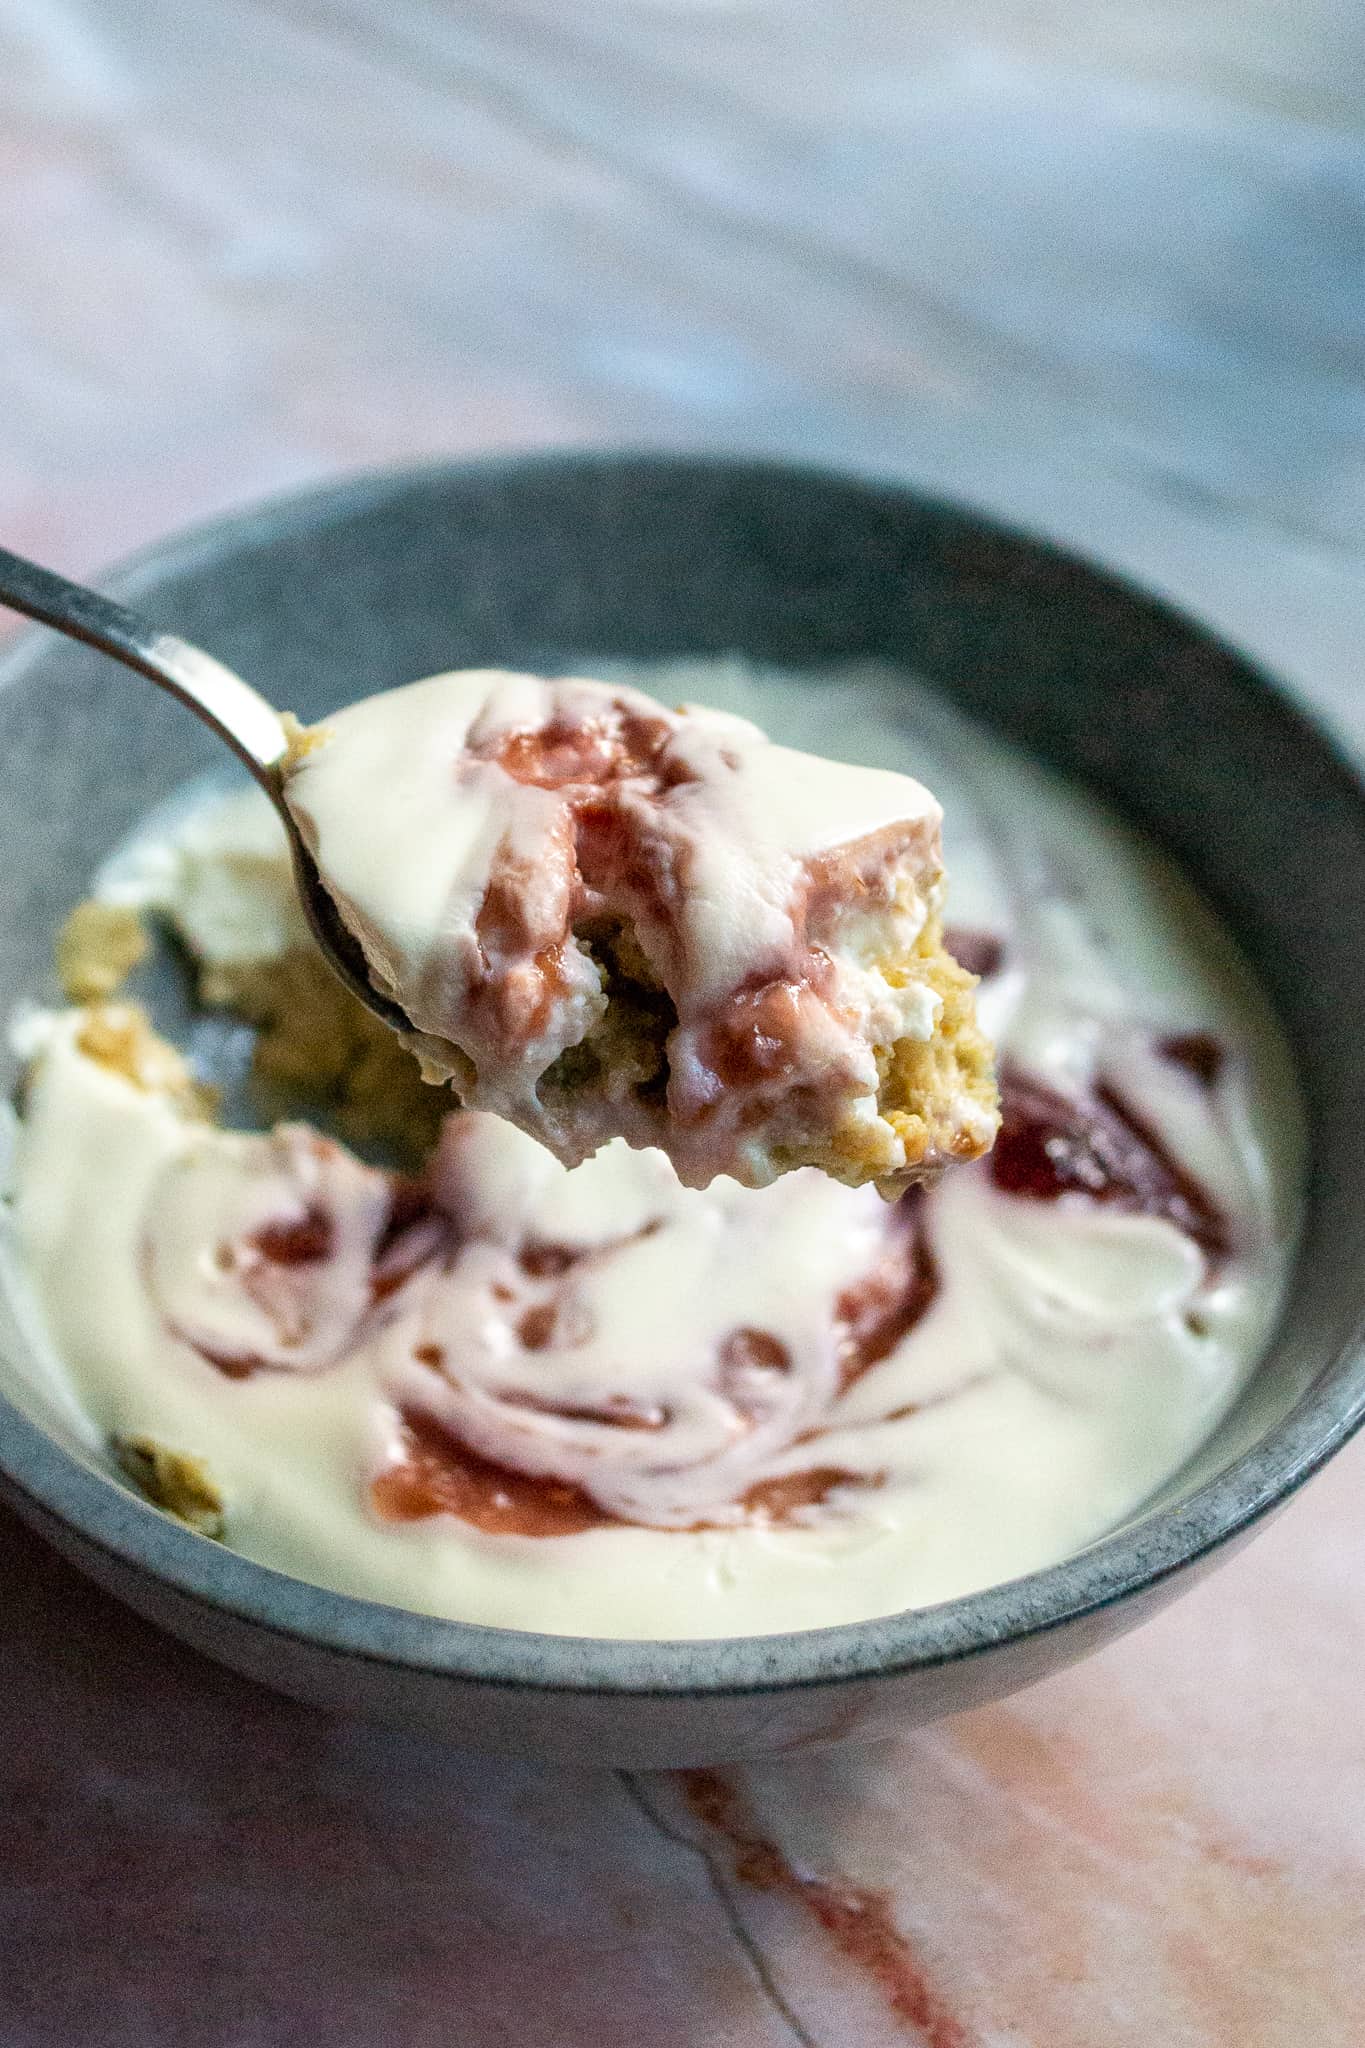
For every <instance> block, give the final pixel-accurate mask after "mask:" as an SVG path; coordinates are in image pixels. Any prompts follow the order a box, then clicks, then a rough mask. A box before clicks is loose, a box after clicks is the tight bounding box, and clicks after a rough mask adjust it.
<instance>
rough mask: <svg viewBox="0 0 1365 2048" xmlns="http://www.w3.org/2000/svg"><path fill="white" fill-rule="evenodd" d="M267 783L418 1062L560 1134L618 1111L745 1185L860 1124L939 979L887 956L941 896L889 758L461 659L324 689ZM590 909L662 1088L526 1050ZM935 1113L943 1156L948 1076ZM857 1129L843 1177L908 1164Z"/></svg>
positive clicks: (566, 1004)
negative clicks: (358, 694) (802, 747)
mask: <svg viewBox="0 0 1365 2048" xmlns="http://www.w3.org/2000/svg"><path fill="white" fill-rule="evenodd" d="M286 796H287V799H288V802H289V805H290V808H291V810H292V811H293V813H294V815H295V817H296V819H297V821H298V823H299V826H300V829H301V830H302V832H303V835H304V837H305V839H306V840H307V842H308V844H309V846H310V848H311V849H312V851H313V853H314V855H315V857H316V859H317V862H318V868H319V872H320V874H321V876H322V879H323V881H324V883H325V884H326V886H327V888H328V890H329V891H330V893H331V894H332V896H333V897H334V899H335V901H336V903H337V905H338V907H339V909H340V911H341V914H342V916H343V917H344V919H345V920H346V923H347V924H348V925H349V926H350V927H351V929H352V930H353V931H354V932H355V934H356V936H357V937H358V938H359V940H360V942H361V944H362V946H363V947H364V951H365V955H366V958H367V961H368V963H369V969H370V973H371V976H372V978H373V980H374V982H375V984H376V986H377V987H379V988H380V989H381V990H382V991H383V992H384V994H385V995H387V996H389V997H391V998H392V999H393V1000H395V1001H396V1002H397V1003H398V1005H399V1006H400V1008H401V1009H402V1010H403V1011H404V1012H405V1014H406V1015H407V1016H408V1017H409V1018H410V1019H411V1020H412V1023H413V1025H414V1027H415V1029H414V1034H413V1039H412V1043H413V1046H414V1049H415V1050H416V1051H417V1052H418V1053H419V1054H420V1056H421V1058H422V1060H423V1063H424V1065H425V1066H426V1068H427V1069H428V1070H429V1071H430V1072H432V1073H434V1074H437V1075H443V1076H446V1077H453V1079H454V1081H455V1085H456V1091H457V1093H458V1095H459V1096H460V1098H461V1099H462V1100H463V1101H465V1102H466V1103H468V1104H470V1105H472V1106H475V1107H479V1108H485V1109H490V1110H493V1111H495V1112H496V1113H497V1114H498V1115H500V1116H504V1117H507V1118H509V1119H510V1120H511V1121H512V1122H514V1123H516V1124H518V1125H519V1126H520V1127H521V1128H522V1129H524V1130H528V1131H531V1132H532V1133H533V1134H534V1135H535V1136H536V1137H538V1138H539V1139H540V1140H541V1142H542V1143H543V1144H546V1145H548V1146H549V1147H550V1149H551V1150H552V1151H553V1152H554V1153H555V1154H556V1155H557V1156H558V1157H559V1158H560V1159H562V1160H564V1161H565V1162H566V1163H567V1164H571V1165H572V1164H575V1163H577V1162H578V1161H579V1160H580V1159H582V1158H584V1157H586V1156H587V1155H588V1154H589V1153H591V1152H592V1151H594V1150H595V1149H596V1147H597V1145H598V1144H600V1143H601V1142H602V1140H603V1139H604V1137H606V1136H609V1135H611V1134H613V1133H617V1134H620V1135H622V1136H624V1137H625V1138H626V1139H627V1140H628V1142H630V1143H631V1144H634V1145H649V1144H652V1143H657V1144H659V1145H661V1146H662V1147H663V1148H664V1149H665V1150H666V1151H667V1152H668V1154H669V1157H670V1158H671V1159H672V1161H673V1163H674V1165H675V1167H676V1168H677V1170H678V1172H679V1174H680V1176H681V1177H682V1179H684V1180H685V1181H686V1182H687V1183H688V1184H689V1185H691V1186H697V1187H704V1186H706V1185H707V1184H708V1183H709V1182H710V1181H711V1180H712V1179H713V1178H714V1177H715V1175H716V1174H717V1173H720V1172H726V1173H730V1174H733V1175H735V1176H736V1177H738V1178H740V1179H742V1180H744V1181H745V1182H746V1183H747V1184H749V1185H751V1186H763V1185H765V1184H766V1183H767V1182H769V1181H771V1180H772V1179H774V1178H775V1177H776V1176H777V1174H778V1173H779V1172H780V1171H781V1170H782V1162H783V1160H784V1159H785V1160H790V1159H791V1157H792V1155H793V1153H795V1155H796V1157H798V1158H800V1157H809V1156H811V1154H812V1152H813V1151H818V1150H820V1149H828V1148H829V1147H830V1146H831V1145H832V1143H833V1140H834V1137H835V1134H836V1133H837V1132H838V1131H839V1130H840V1129H841V1128H842V1127H843V1126H845V1125H848V1124H875V1123H876V1122H877V1119H878V1092H879V1086H880V1078H879V1070H878V1061H877V1051H878V1048H885V1047H887V1046H889V1045H893V1044H895V1043H896V1042H897V1041H898V1040H902V1039H907V1038H908V1039H912V1040H916V1041H924V1040H927V1039H929V1038H930V1037H931V1036H932V1034H933V1031H934V1028H935V1024H936V1022H937V1019H938V1015H939V1011H940V1008H941V1001H940V998H939V996H938V995H937V994H935V992H934V991H933V990H932V989H931V988H930V987H928V986H927V985H926V984H925V983H924V982H923V981H919V980H915V979H906V978H903V977H899V976H897V975H894V974H893V976H892V978H890V979H888V975H887V972H886V971H885V970H886V969H887V968H888V967H893V968H894V967H898V966H899V964H900V963H901V962H903V961H904V959H905V958H906V956H908V955H909V953H910V952H911V949H912V948H913V946H914V944H915V941H916V939H917V938H918V936H919V934H920V932H921V931H922V930H923V928H924V926H925V924H926V923H927V922H928V921H929V920H930V918H932V917H933V916H934V915H935V914H936V913H937V910H938V908H939V905H940V901H941V896H942V869H941V855H940V823H941V813H940V810H939V806H938V804H937V803H936V802H935V800H934V798H933V797H932V796H931V795H930V794H929V792H928V790H926V789H925V788H924V787H923V786H922V785H921V784H920V783H918V782H916V781H915V780H913V779H912V778H911V777H909V776H907V775H903V774H898V773H895V772H893V771H891V770H889V769H887V768H884V767H869V766H848V765H846V764H844V763H841V762H837V761H832V760H827V759H823V758H821V757H819V756H817V755H814V754H810V753H802V752H798V751H796V750H794V749H791V748H788V747H782V746H776V745H773V744H772V743H771V742H770V741H769V740H768V738H767V736H766V735H765V734H764V733H763V732H762V731H761V730H760V729H759V728H758V727H757V726H756V725H755V724H753V723H752V722H751V721H749V720H747V719H741V718H737V717H735V716H734V715H733V714H731V713H727V712H719V711H713V710H708V709H704V708H701V707H699V706H696V705H688V706H685V707H684V708H683V709H682V710H681V711H677V712H674V711H668V710H666V709H665V708H664V707H663V705H662V704H660V703H658V702H656V701H654V700H652V699H650V698H648V697H645V696H643V695H641V694H640V693H638V692H636V691H633V690H630V689H628V688H624V687H623V686H621V685H620V684H613V685H607V684H602V683H598V682H592V681H586V680H583V679H581V678H564V679H560V680H557V681H545V680H542V679H541V678H539V677H536V676H528V675H516V674H508V673H504V672H501V671H496V670H470V671H462V672H457V673H453V674H449V675H441V676H433V677H429V678H427V679H426V680H425V681H422V682H418V683H413V684H411V685H409V686H408V687H407V688H404V689H399V690H390V691H387V692H385V693H383V694H382V695H379V696H375V697H370V698H367V699H365V700H363V701H362V702H360V703H358V704H353V705H351V706H349V707H348V708H347V709H345V710H342V711H339V712H337V713H336V714H335V715H334V716H332V717H330V718H329V719H328V720H327V721H326V723H325V724H324V725H323V726H322V727H320V728H317V729H316V734H315V737H314V741H313V744H312V745H311V746H310V748H309V750H308V751H307V752H306V753H304V754H303V755H302V757H301V758H300V759H299V760H298V761H297V763H296V764H294V765H293V766H292V767H291V769H290V772H289V776H288V780H287V783H286ZM603 920H606V921H607V923H608V924H609V925H615V924H616V923H618V922H620V923H623V924H624V926H625V928H626V930H627V932H628V934H629V944H630V950H631V953H632V954H633V955H635V956H636V957H638V958H639V959H642V960H643V961H644V962H647V973H648V975H649V976H650V986H652V987H653V988H655V989H656V990H659V991H662V992H663V994H664V995H665V996H666V998H667V1000H668V1001H669V1002H670V1003H671V1005H672V1011H673V1017H672V1022H671V1025H670V1026H669V1027H668V1038H667V1069H666V1073H665V1075H664V1077H663V1079H664V1080H665V1081H666V1101H665V1100H664V1099H660V1098H658V1092H657V1090H656V1091H654V1092H650V1091H649V1090H648V1089H646V1091H645V1093H644V1095H643V1096H635V1095H632V1094H631V1093H630V1092H629V1091H628V1090H626V1089H625V1088H624V1087H621V1088H613V1085H612V1077H611V1075H610V1073H608V1074H606V1075H601V1076H598V1075H594V1077H593V1078H592V1079H591V1080H589V1079H588V1078H585V1077H582V1076H580V1077H579V1078H577V1079H575V1081H574V1082H573V1083H572V1085H571V1086H570V1087H569V1088H568V1089H567V1091H566V1089H565V1087H564V1086H563V1085H562V1084H560V1083H557V1082H556V1078H555V1074H554V1072H552V1070H553V1069H554V1068H555V1063H556V1062H557V1061H559V1060H560V1058H561V1056H562V1055H564V1054H566V1053H569V1052H571V1051H573V1050H575V1049H577V1048H580V1047H581V1046H583V1045H584V1043H585V1041H587V1040H589V1038H590V1036H591V1034H592V1033H593V1031H594V1030H595V1028H596V1027H598V1026H599V1025H600V1024H601V1023H602V1021H603V1018H604V1016H605V1013H606V1011H607V1007H608V998H609V993H610V985H609V984H608V985H604V982H603V969H602V964H601V960H600V957H598V956H596V955H595V954H594V951H593V950H591V949H590V933H591V930H592V928H593V927H594V925H595V924H596V925H598V926H600V925H601V923H602V921H603ZM608 943H610V942H608ZM764 991H771V992H772V994H771V996H770V997H769V998H768V999H767V1000H765V999H764V994H763V992H764ZM663 1028H664V1027H663V1026H660V1029H663ZM774 1032H776V1033H780V1034H781V1057H780V1058H778V1057H777V1056H776V1054H775V1051H774V1042H773V1041H772V1038H771V1034H773V1033H774ZM547 1078H548V1081H549V1084H550V1086H549V1090H548V1092H547V1091H546V1090H545V1089H543V1088H542V1086H541V1084H542V1082H544V1081H546V1080H547ZM948 1120H949V1121H950V1123H951V1129H952V1137H953V1139H954V1141H955V1143H954V1146H953V1149H952V1151H951V1152H950V1153H949V1154H948V1156H950V1157H951V1156H974V1155H975V1153H977V1152H980V1151H981V1150H983V1149H984V1148H985V1146H986V1145H987V1144H988V1143H989V1140H990V1136H991V1132H992V1129H993V1121H992V1118H991V1116H990V1114H989V1111H988V1110H986V1109H985V1108H983V1107H981V1106H980V1105H978V1104H976V1103H975V1102H973V1101H972V1099H971V1097H970V1096H969V1095H968V1094H967V1093H966V1091H965V1090H963V1091H962V1092H961V1099H960V1101H958V1102H957V1103H956V1104H955V1105H953V1106H952V1108H951V1110H950V1111H949V1112H948ZM880 1136H881V1138H882V1150H881V1151H880V1152H877V1149H876V1148H875V1147H874V1146H870V1145H869V1146H868V1147H867V1148H866V1149H867V1151H868V1154H869V1161H868V1165H867V1168H866V1170H865V1171H864V1172H863V1173H862V1174H861V1175H860V1176H859V1177H860V1178H865V1179H873V1178H884V1177H885V1178H889V1177H891V1176H894V1175H896V1174H898V1173H903V1172H904V1171H906V1170H907V1169H908V1168H913V1167H918V1166H919V1165H920V1163H921V1162H920V1161H919V1160H918V1159H914V1158H908V1157H907V1155H906V1150H905V1145H904V1142H903V1141H902V1140H899V1139H898V1136H897V1134H896V1133H895V1131H894V1130H893V1129H892V1127H891V1126H890V1125H889V1124H887V1125H886V1127H885V1130H884V1132H882V1133H881V1134H880ZM803 1141H805V1142H803ZM850 1156H852V1155H851V1154H850ZM874 1158H875V1163H873V1162H874ZM940 1164H942V1160H941V1159H939V1158H938V1157H937V1156H935V1157H934V1158H932V1159H928V1160H926V1161H924V1162H923V1166H924V1171H925V1172H926V1173H928V1172H930V1171H932V1170H933V1169H934V1168H935V1167H937V1166H938V1165H940Z"/></svg>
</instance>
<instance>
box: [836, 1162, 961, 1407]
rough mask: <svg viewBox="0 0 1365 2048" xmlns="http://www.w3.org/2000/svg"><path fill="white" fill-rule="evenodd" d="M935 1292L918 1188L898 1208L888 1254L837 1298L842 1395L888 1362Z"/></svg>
mask: <svg viewBox="0 0 1365 2048" xmlns="http://www.w3.org/2000/svg"><path fill="white" fill-rule="evenodd" d="M938 1291H939V1272H938V1265H937V1262H936V1261H935V1258H934V1253H933V1248H932V1246H931V1245H930V1243H929V1233H928V1230H927V1228H926V1224H925V1201H924V1190H923V1189H922V1188H912V1189H911V1190H910V1191H909V1193H908V1194H905V1195H902V1196H901V1198H900V1200H899V1202H897V1204H896V1207H895V1211H894V1217H893V1226H892V1230H891V1235H890V1239H889V1242H888V1244H887V1248H886V1251H885V1253H884V1254H883V1256H882V1258H881V1259H880V1260H879V1262H878V1263H877V1265H875V1266H874V1267H873V1268H872V1271H871V1272H870V1273H865V1274H864V1275H863V1277H862V1279H861V1280H859V1281H857V1283H856V1284H855V1285H854V1286H852V1287H847V1288H845V1289H844V1292H843V1293H842V1294H841V1295H840V1296H839V1301H838V1305H837V1308H836V1314H837V1316H838V1320H839V1325H840V1333H839V1373H840V1390H841V1391H843V1390H844V1389H846V1388H848V1387H851V1386H852V1385H853V1382H854V1381H855V1380H857V1379H861V1378H862V1375H863V1374H864V1373H865V1372H867V1371H868V1370H869V1368H870V1367H872V1366H874V1365H880V1364H881V1362H882V1360H883V1359H884V1358H889V1357H890V1355H891V1353H892V1352H893V1351H894V1350H895V1348H896V1346H897V1345H898V1344H900V1343H902V1342H903V1340H904V1339H905V1338H906V1337H908V1336H909V1334H910V1332H911V1331H912V1330H913V1329H914V1327H915V1325H916V1324H917V1323H918V1322H920V1321H922V1319H923V1318H924V1317H925V1316H926V1315H927V1314H928V1312H929V1310H930V1308H931V1307H932V1305H933V1302H934V1297H935V1296H936V1295H937V1293H938Z"/></svg>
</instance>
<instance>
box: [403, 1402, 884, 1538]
mask: <svg viewBox="0 0 1365 2048" xmlns="http://www.w3.org/2000/svg"><path fill="white" fill-rule="evenodd" d="M592 1419H594V1420H599V1421H600V1420H605V1419H606V1418H605V1417H601V1416H597V1417H594V1418H592ZM613 1419H615V1420H617V1421H618V1425H619V1426H620V1427H623V1428H631V1427H636V1428H638V1427H641V1426H642V1425H641V1424H640V1422H638V1421H634V1422H632V1421H631V1420H630V1419H628V1418H627V1417H625V1416H624V1415H623V1416H620V1417H618V1418H613ZM643 1426H645V1427H648V1426H649V1425H648V1424H647V1423H646V1424H644V1425H643ZM400 1452H401V1455H400V1456H399V1458H398V1459H397V1460H396V1461H395V1462H394V1463H393V1464H392V1465H390V1466H389V1467H388V1468H387V1469H386V1470H385V1471H383V1472H381V1473H380V1475H379V1477H378V1478H377V1479H376V1480H374V1482H373V1483H372V1485H371V1488H370V1501H371V1504H372V1506H373V1508H374V1510H375V1513H376V1514H378V1515H380V1516H381V1517H382V1518H383V1519H384V1520H385V1521H389V1522H419V1521H425V1520H426V1518H427V1517H428V1516H429V1515H458V1516H459V1518H460V1520H461V1521H463V1522H468V1523H469V1524H470V1525H471V1527H473V1528H475V1529H481V1530H482V1531H483V1532H484V1534H485V1535H488V1536H532V1537H549V1536H582V1535H584V1534H585V1533H586V1532H587V1531H588V1530H590V1529H610V1528H620V1527H621V1526H622V1525H621V1523H620V1521H619V1520H618V1518H617V1517H616V1516H615V1515H609V1514H608V1513H607V1512H606V1510H605V1509H603V1508H600V1507H599V1506H598V1505H597V1503H596V1501H594V1500H593V1499H592V1498H591V1496H590V1495H589V1494H586V1493H584V1492H583V1491H582V1489H581V1488H580V1487H577V1486H573V1485H571V1484H570V1483H569V1482H568V1481H567V1480H562V1479H546V1478H541V1477H534V1476H532V1475H530V1474H528V1473H525V1472H518V1471H516V1470H515V1469H514V1468H513V1467H512V1466H510V1465H502V1464H499V1463H497V1462H496V1461H495V1460H494V1459H492V1458H485V1457H484V1456H482V1454H481V1453H480V1452H478V1451H475V1450H471V1448H470V1447H469V1445H468V1444H466V1443H464V1442H462V1441H461V1439H460V1438H459V1437H457V1436H455V1435H454V1434H453V1433H452V1432H451V1431H450V1430H448V1429H446V1428H444V1427H443V1425H442V1424H441V1423H439V1422H434V1421H433V1420H432V1419H431V1418H430V1417H429V1416H426V1415H423V1414H422V1413H421V1412H420V1411H419V1410H417V1409H410V1410H408V1411H407V1413H406V1414H405V1415H404V1417H403V1429H402V1436H401V1439H400ZM869 1484H875V1481H869V1480H868V1478H867V1477H866V1475H864V1474H863V1473H856V1472H848V1471H844V1470H842V1469H841V1468H840V1467H838V1466H834V1465H816V1466H811V1467H809V1468H807V1469H806V1470H804V1471H801V1472H792V1473H787V1474H784V1475H782V1476H780V1477H778V1478H775V1479H765V1480H762V1481H760V1482H759V1484H758V1485H756V1486H752V1487H750V1489H749V1491H748V1492H747V1493H746V1494H745V1495H744V1498H743V1502H742V1505H743V1507H744V1510H745V1512H746V1514H747V1515H748V1516H749V1517H750V1519H751V1520H753V1521H756V1522H782V1521H786V1520H787V1519H788V1518H789V1517H791V1516H792V1515H794V1514H797V1513H799V1511H800V1510H801V1509H803V1508H811V1507H819V1506H821V1505H822V1504H823V1503H824V1501H825V1500H826V1499H827V1498H828V1496H829V1495H830V1494H831V1493H832V1492H833V1491H834V1489H835V1488H836V1487H840V1486H867V1485H869ZM707 1526H708V1525H707V1524H706V1523H704V1522H699V1523H697V1524H696V1528H698V1529H702V1528H705V1527H707Z"/></svg>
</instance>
